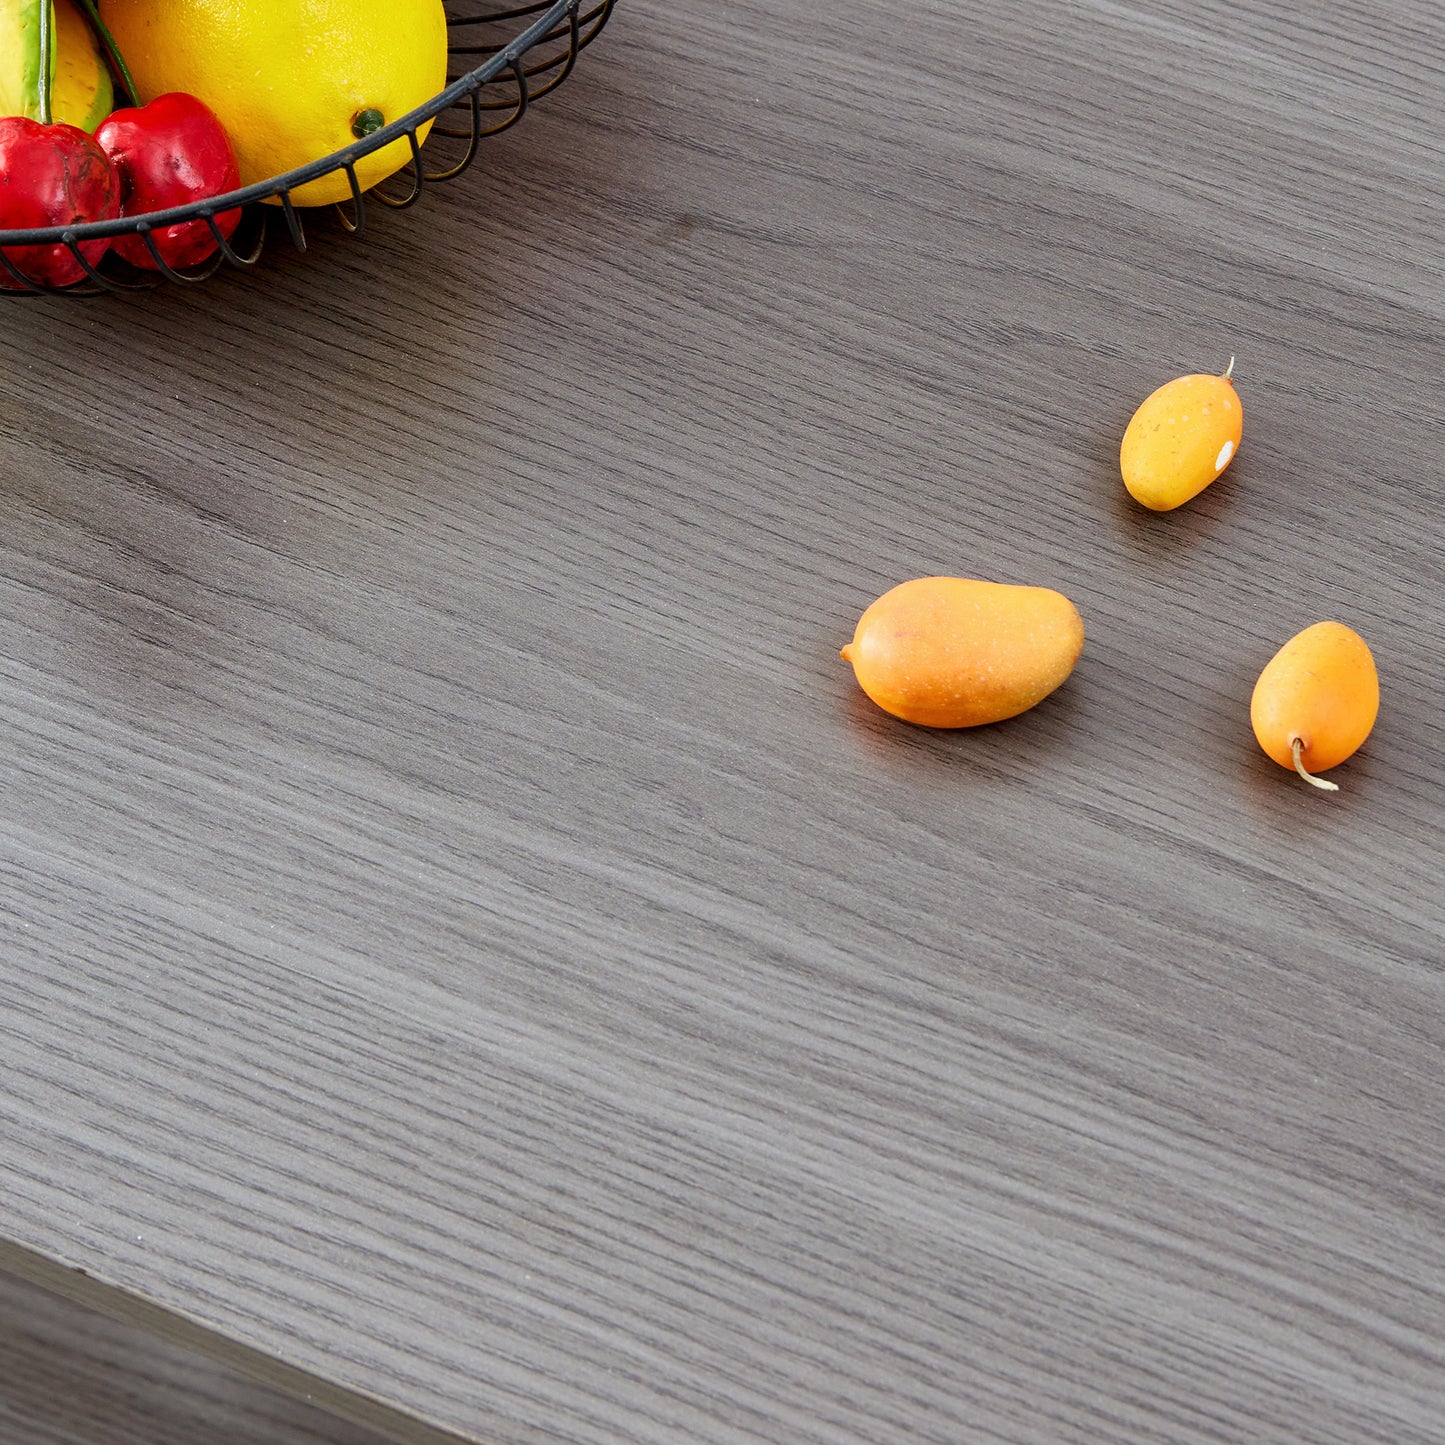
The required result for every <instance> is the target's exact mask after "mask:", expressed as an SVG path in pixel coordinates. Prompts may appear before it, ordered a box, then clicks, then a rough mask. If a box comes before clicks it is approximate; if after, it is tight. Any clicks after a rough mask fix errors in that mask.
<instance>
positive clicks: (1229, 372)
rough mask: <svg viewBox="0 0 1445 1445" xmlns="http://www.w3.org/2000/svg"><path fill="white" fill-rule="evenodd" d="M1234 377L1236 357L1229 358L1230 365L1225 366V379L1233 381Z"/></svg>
mask: <svg viewBox="0 0 1445 1445" xmlns="http://www.w3.org/2000/svg"><path fill="white" fill-rule="evenodd" d="M1233 378H1234V358H1233V357H1232V356H1231V357H1230V358H1229V365H1228V366H1226V367H1225V368H1224V380H1225V381H1231V380H1233Z"/></svg>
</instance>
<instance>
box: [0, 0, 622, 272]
mask: <svg viewBox="0 0 1445 1445" xmlns="http://www.w3.org/2000/svg"><path fill="white" fill-rule="evenodd" d="M615 3H616V0H535V3H531V4H525V5H519V6H516V7H514V8H512V9H509V10H499V11H494V12H491V13H488V14H480V15H478V14H471V15H466V16H453V15H452V14H450V13H448V16H447V27H448V46H447V49H448V52H449V54H450V57H451V65H450V67H449V74H450V73H454V72H458V71H460V72H461V73H459V74H456V75H455V78H454V79H449V80H448V83H447V86H446V89H445V90H442V91H441V92H439V93H438V94H437V95H435V96H433V97H432V99H431V100H429V101H427V103H426V104H425V105H421V106H418V107H417V108H416V109H415V110H413V111H410V112H409V113H408V114H406V115H404V116H401V117H399V118H398V119H397V120H394V121H392V122H391V123H390V124H388V125H384V126H382V127H380V128H379V129H378V130H376V131H374V132H373V133H372V134H370V135H368V136H367V137H366V138H365V139H364V140H359V141H357V142H356V143H355V144H353V145H349V146H347V147H345V148H344V149H343V150H339V151H334V152H333V153H332V154H331V155H328V156H324V157H322V158H321V159H319V160H316V161H312V162H311V163H310V164H308V165H305V166H301V167H298V168H297V169H296V170H292V171H287V172H286V173H285V174H284V175H279V176H272V177H271V178H270V179H268V180H264V181H258V182H257V183H256V184H255V185H250V186H245V187H243V188H242V189H240V190H236V191H229V192H227V193H226V194H225V195H222V196H212V197H208V198H207V199H206V200H204V201H196V202H192V203H191V204H189V205H185V206H175V207H172V208H171V209H170V210H165V211H152V212H149V213H148V214H144V215H135V216H122V217H120V218H119V219H118V220H112V221H91V222H87V223H86V224H83V225H74V226H55V227H50V228H47V229H45V230H31V231H0V269H3V271H4V273H5V275H6V278H7V279H8V280H10V281H12V282H13V283H14V285H13V287H12V286H3V287H0V297H7V296H13V297H17V298H25V297H32V296H46V295H49V296H101V295H105V294H107V293H109V292H131V291H146V290H150V289H152V288H154V287H156V286H158V285H161V284H162V283H163V282H165V281H171V282H178V283H181V284H183V285H184V284H195V283H197V282H201V281H205V280H206V279H207V278H208V277H209V276H211V275H213V274H214V273H215V272H216V271H217V269H218V268H219V267H221V266H222V265H227V264H229V265H231V266H238V267H242V268H250V267H253V266H255V265H256V264H257V263H258V262H259V261H260V259H261V254H262V252H263V250H264V249H265V245H266V238H267V234H268V231H269V230H271V229H277V230H280V231H282V232H283V233H284V234H285V235H286V236H289V238H290V240H291V243H292V244H293V245H294V246H295V247H296V248H297V250H300V251H305V250H306V249H307V239H306V227H305V222H304V220H303V214H304V209H305V208H303V207H300V206H297V205H296V204H295V202H294V201H293V199H292V192H293V191H295V190H297V189H298V188H299V187H301V186H303V185H305V184H307V183H308V182H310V181H315V180H319V179H321V178H323V177H326V176H332V175H341V174H344V175H345V176H346V179H347V182H348V183H349V186H350V189H351V199H350V201H349V202H342V203H339V204H337V205H336V207H335V211H336V213H337V214H338V215H339V216H340V219H341V224H342V226H343V228H344V229H345V230H346V231H348V232H350V233H351V234H352V235H356V234H357V233H359V232H360V231H361V230H362V229H363V228H364V227H365V225H366V211H367V207H368V205H370V204H371V203H373V202H375V203H376V204H379V205H383V206H387V207H389V208H391V209H393V210H405V209H406V208H407V207H409V206H413V205H415V204H416V203H417V202H418V201H419V200H420V199H421V197H422V193H423V191H424V190H425V188H426V187H427V186H428V185H433V184H438V183H440V182H443V181H451V180H455V179H456V178H457V177H458V176H460V175H461V174H462V173H463V172H465V171H466V170H467V168H468V167H469V166H470V165H471V164H472V162H473V161H474V160H476V158H477V154H478V152H479V151H480V149H481V144H482V142H483V141H484V140H487V139H488V138H490V137H491V136H495V135H500V134H501V133H502V132H503V131H505V130H509V129H511V127H512V126H514V125H516V123H517V122H518V121H519V120H521V119H522V117H523V116H524V115H525V114H526V112H527V109H528V107H529V106H530V105H531V104H532V102H533V101H536V100H540V99H541V98H542V97H543V96H545V95H548V94H550V93H551V92H552V91H554V90H555V89H556V88H557V87H558V86H559V85H561V84H562V82H563V81H564V80H566V79H567V77H568V76H569V75H570V74H571V73H572V69H573V67H574V66H575V65H576V63H577V57H578V55H579V54H580V53H581V52H582V50H583V49H584V48H585V47H586V46H587V45H589V44H590V43H591V42H592V41H593V40H594V39H595V38H596V37H597V35H598V34H599V33H600V31H601V30H602V28H603V26H604V25H606V24H607V21H608V19H609V18H610V17H611V14H612V10H613V6H614V4H615ZM449 12H450V7H449ZM428 121H431V122H433V124H432V127H431V131H430V133H429V134H428V136H427V140H426V146H425V150H424V149H423V146H422V144H421V142H420V141H419V140H418V139H417V133H418V131H420V130H421V129H422V128H423V127H424V126H425V125H426V123H427V122H428ZM397 140H404V141H406V142H408V143H409V144H410V146H411V161H410V163H409V164H408V165H407V166H405V167H404V168H403V169H402V170H400V171H398V172H397V173H396V174H395V175H394V176H392V177H391V178H390V179H389V180H387V181H383V182H382V183H381V184H380V185H378V186H374V187H372V188H371V189H370V190H368V191H363V190H362V189H361V186H360V184H359V182H358V181H357V177H356V166H357V163H358V162H359V161H360V160H362V159H363V158H364V157H366V156H369V155H371V154H372V153H373V152H374V151H378V150H381V149H382V148H383V147H384V146H388V145H390V144H391V143H392V142H393V141H397ZM447 150H449V153H448V154H445V155H441V153H442V152H444V151H447ZM424 156H425V157H428V158H435V157H439V156H440V159H439V163H438V164H436V165H435V166H434V167H432V168H428V160H427V159H424ZM268 203H270V204H268ZM238 207H239V208H243V217H244V219H243V221H242V224H241V226H240V227H239V228H238V229H237V230H236V231H235V233H234V234H233V235H231V236H230V237H227V236H226V235H225V234H224V233H223V230H222V227H221V225H220V224H219V223H218V220H217V218H218V217H220V216H223V215H224V214H225V213H226V212H228V211H232V210H235V209H237V208H238ZM323 209H324V208H323ZM186 221H200V222H202V223H204V224H205V225H206V226H207V227H208V228H209V230H210V233H211V236H212V238H213V239H214V241H215V243H216V249H215V252H214V254H213V255H212V256H211V257H210V258H209V259H208V260H207V261H206V262H205V263H204V264H203V265H201V266H198V267H195V268H193V269H190V270H177V269H176V268H174V267H172V266H171V265H169V264H168V263H167V262H166V260H165V259H164V257H163V256H162V255H161V252H160V249H159V248H158V247H157V245H156V242H155V239H154V237H153V232H155V231H157V230H162V229H163V228H165V227H167V226H174V225H178V224H180V223H181V222H186ZM117 236H135V237H138V238H139V239H140V241H141V243H142V244H143V245H144V246H145V247H146V249H147V251H148V252H149V253H150V255H151V257H152V258H153V260H154V262H155V270H154V271H151V270H144V271H143V270H140V269H139V268H137V267H133V266H130V265H128V264H127V263H126V262H124V261H122V260H120V259H119V258H118V257H117V256H116V255H115V253H114V252H113V251H111V252H107V253H106V255H105V256H103V257H101V258H100V260H99V261H98V262H96V263H94V264H92V262H91V261H90V260H88V259H87V257H86V255H85V253H84V251H83V250H82V249H81V248H82V246H83V245H84V243H86V242H88V241H97V240H101V239H113V238H115V237H117ZM54 245H62V246H64V247H65V248H66V249H67V250H68V251H69V252H70V254H71V255H72V256H73V257H74V258H75V260H76V262H77V263H78V264H79V267H80V269H81V270H82V271H83V272H84V279H83V280H80V281H78V282H76V283H75V284H74V285H71V286H65V287H49V286H46V285H44V284H42V283H38V282H35V281H33V280H31V279H30V278H29V277H27V276H26V275H25V274H24V272H23V271H21V270H20V268H19V267H18V266H17V265H16V264H15V262H14V261H13V260H11V258H10V257H9V255H8V254H7V252H8V250H9V248H10V247H12V246H54Z"/></svg>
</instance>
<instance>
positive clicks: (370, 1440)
mask: <svg viewBox="0 0 1445 1445" xmlns="http://www.w3.org/2000/svg"><path fill="white" fill-rule="evenodd" d="M0 1439H4V1440H9V1441H15V1442H17V1445H197V1442H199V1441H204V1442H205V1445H385V1442H384V1440H383V1439H382V1437H381V1436H379V1435H375V1434H373V1433H372V1432H371V1431H369V1430H363V1429H360V1428H358V1427H356V1426H353V1425H350V1424H347V1423H345V1422H344V1421H341V1420H338V1419H337V1418H336V1417H335V1416H334V1415H329V1414H326V1413H325V1412H323V1411H321V1410H318V1409H316V1408H315V1407H314V1406H310V1405H305V1404H299V1403H297V1402H296V1401H294V1400H291V1399H288V1398H287V1397H286V1396H285V1395H281V1394H278V1393H277V1392H275V1391H273V1390H268V1389H265V1388H263V1387H261V1386H258V1385H256V1384H255V1383H254V1382H252V1381H251V1380H248V1379H246V1378H245V1377H244V1376H242V1375H239V1374H237V1373H235V1372H234V1371H231V1370H227V1369H224V1368H223V1367H221V1366H218V1365H215V1364H213V1363H211V1362H210V1361H208V1360H205V1359H203V1358H201V1357H200V1356H198V1355H194V1354H192V1353H190V1352H189V1351H187V1350H182V1349H178V1348H177V1347H175V1346H174V1345H170V1344H167V1343H165V1342H164V1341H161V1340H158V1339H157V1338H156V1337H155V1336H154V1335H152V1334H149V1333H147V1332H145V1331H143V1330H141V1329H138V1328H136V1327H135V1326H128V1325H123V1324H119V1323H117V1322H116V1321H114V1320H111V1319H107V1318H106V1317H105V1316H104V1315H101V1314H97V1313H96V1312H95V1311H93V1310H88V1309H85V1308H83V1307H82V1306H80V1305H77V1304H75V1303H73V1302H72V1301H70V1300H68V1299H63V1298H61V1297H60V1296H59V1295H54V1294H50V1293H48V1292H47V1291H45V1290H42V1289H40V1288H39V1287H37V1286H36V1285H33V1284H30V1283H29V1282H28V1281H26V1280H23V1279H19V1278H17V1277H16V1276H14V1275H9V1274H0Z"/></svg>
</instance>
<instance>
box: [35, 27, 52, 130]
mask: <svg viewBox="0 0 1445 1445" xmlns="http://www.w3.org/2000/svg"><path fill="white" fill-rule="evenodd" d="M54 18H55V17H54V16H53V15H52V14H51V13H50V0H40V75H39V77H38V78H37V80H36V85H37V86H38V87H39V90H38V93H37V96H36V101H37V104H36V109H37V110H39V112H40V117H39V119H40V124H41V125H49V124H50V123H51V119H52V116H51V113H50V55H51V50H52V48H53V47H52V45H51V40H52V38H53V37H52V36H51V33H50V25H51V21H52V20H53V19H54Z"/></svg>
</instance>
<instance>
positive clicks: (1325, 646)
mask: <svg viewBox="0 0 1445 1445" xmlns="http://www.w3.org/2000/svg"><path fill="white" fill-rule="evenodd" d="M1379 711H1380V679H1379V674H1378V673H1377V672H1376V671H1375V659H1374V657H1373V656H1372V655H1371V653H1370V649H1369V647H1367V646H1366V644H1365V640H1364V639H1363V638H1362V637H1361V636H1360V635H1359V634H1358V633H1357V632H1354V631H1352V630H1351V629H1350V628H1348V627H1346V626H1345V625H1344V623H1343V622H1316V623H1315V625H1314V626H1313V627H1306V628H1305V630H1304V631H1303V632H1301V633H1298V634H1296V635H1295V636H1294V637H1292V638H1290V640H1289V641H1288V642H1286V643H1285V645H1284V646H1283V647H1281V648H1280V650H1279V651H1278V652H1276V653H1275V655H1274V656H1273V657H1272V658H1270V660H1269V662H1268V663H1266V664H1265V668H1264V671H1263V672H1261V673H1260V675H1259V681H1258V682H1256V683H1255V685H1254V695H1253V697H1251V698H1250V703H1249V720H1250V722H1251V723H1252V724H1253V725H1254V735H1255V737H1256V738H1258V739H1259V745H1260V747H1262V748H1263V749H1264V750H1265V752H1266V753H1268V754H1269V756H1270V757H1272V758H1273V759H1274V760H1275V762H1277V763H1278V764H1279V765H1280V766H1281V767H1282V768H1293V769H1294V770H1295V771H1296V772H1297V773H1298V774H1299V775H1300V777H1302V778H1303V779H1304V780H1305V781H1306V782H1307V783H1313V784H1314V786H1315V787H1317V788H1323V789H1324V790H1325V791H1327V792H1331V793H1336V792H1338V791H1339V785H1338V784H1336V783H1331V782H1328V781H1327V780H1326V779H1324V778H1317V777H1315V776H1314V773H1315V772H1316V771H1318V772H1326V771H1328V770H1329V769H1330V768H1333V767H1335V766H1336V765H1337V764H1339V763H1342V762H1344V760H1345V759H1346V758H1348V757H1350V756H1351V755H1352V754H1353V753H1354V752H1356V751H1357V750H1358V748H1359V747H1360V744H1361V743H1363V742H1364V741H1365V739H1366V738H1367V737H1369V735H1370V729H1371V728H1373V727H1374V725H1375V718H1376V716H1377V715H1378V714H1379Z"/></svg>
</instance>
